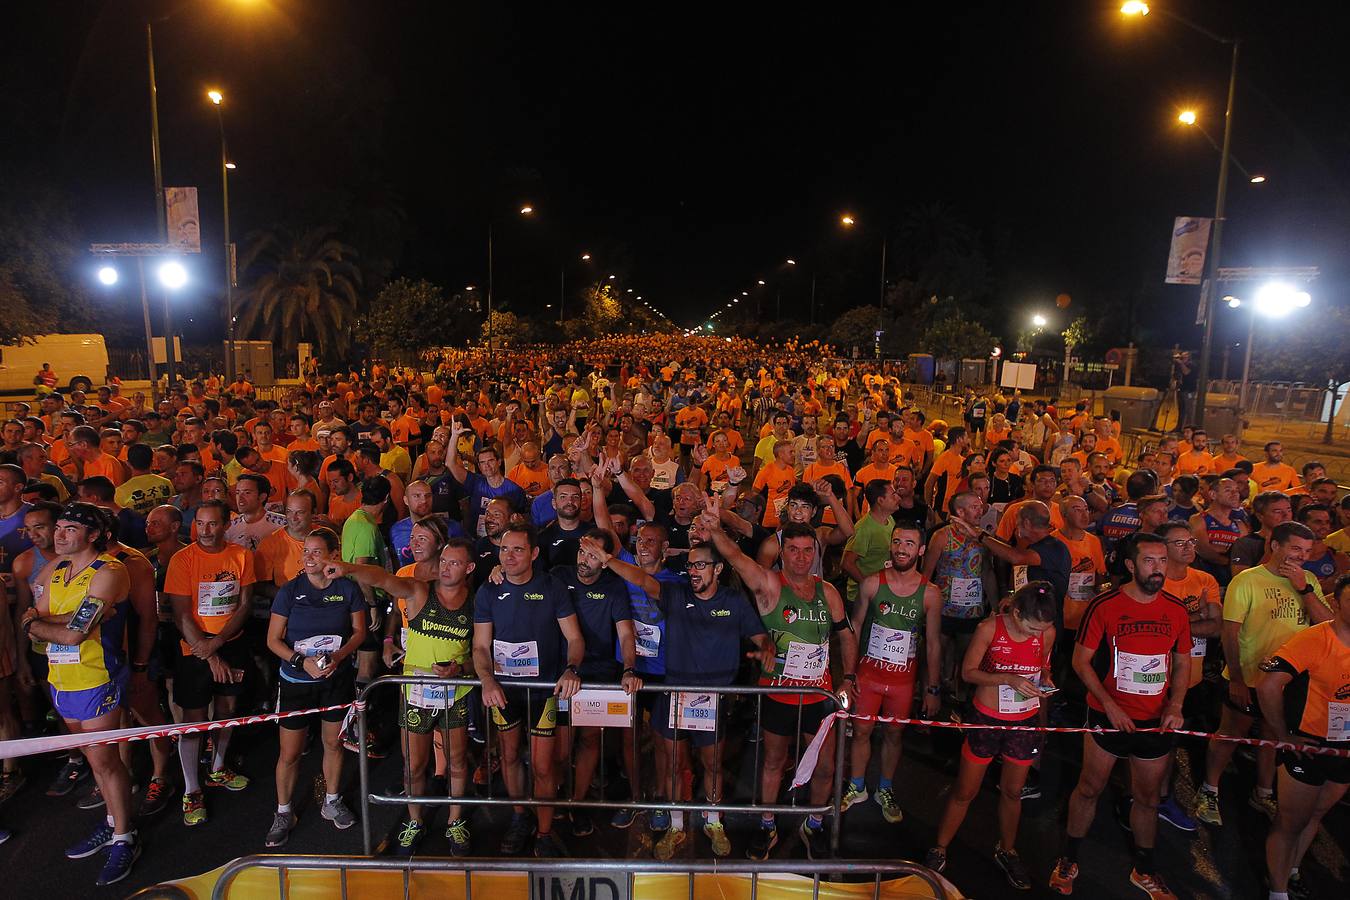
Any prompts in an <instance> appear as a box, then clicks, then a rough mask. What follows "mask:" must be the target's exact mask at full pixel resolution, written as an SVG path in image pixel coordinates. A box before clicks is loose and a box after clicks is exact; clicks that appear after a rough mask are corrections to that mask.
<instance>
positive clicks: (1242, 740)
mask: <svg viewBox="0 0 1350 900" xmlns="http://www.w3.org/2000/svg"><path fill="white" fill-rule="evenodd" d="M836 719H852V720H853V721H855V722H880V723H882V724H884V725H927V726H928V727H930V728H953V729H956V730H957V731H967V730H974V729H982V730H992V731H1040V732H1044V733H1046V734H1118V733H1120V732H1119V730H1118V729H1115V728H1085V727H1081V726H1079V727H1074V726H1051V725H984V724H980V725H976V724H972V723H969V722H935V721H932V720H930V719H897V718H895V717H894V716H859V715H850V714H849V713H847V712H843V711H840V712H836V713H835V714H834V715H832V716H829V717H828V718H827V719H826V720H825V721H824V722H823V723H822V727H821V728H820V730H818V731H817V732H816V735H815V737H813V738H812V739H811V743H810V744H808V745H807V747H806V750H805V751H804V752H803V753H802V758H801V759H800V760H799V761H798V762H797V769H796V771H795V772H794V774H793V776H792V786H793V787H794V788H799V787H801V786H802V785H804V784H806V783H807V782H808V781H810V780H811V775H812V773H813V772H815V769H816V762H817V761H818V760H819V759H820V748H821V747H822V746H824V744H825V741H826V739H827V738H828V737H829V735H830V730H831V729H833V728H834V723H835V720H836ZM1137 730H1138V731H1139V732H1144V733H1149V732H1163V731H1164V729H1162V728H1140V729H1137ZM1166 733H1167V734H1180V735H1185V736H1186V737H1198V738H1206V739H1208V738H1216V739H1217V740H1220V741H1231V742H1232V743H1234V744H1247V745H1249V746H1252V747H1274V748H1275V749H1277V750H1296V751H1300V752H1304V753H1313V754H1316V755H1318V756H1334V757H1338V758H1340V759H1350V747H1347V748H1340V747H1316V746H1305V745H1299V744H1287V743H1284V742H1283V741H1271V740H1267V739H1265V738H1249V737H1234V736H1231V735H1227V734H1212V733H1210V732H1208V731H1191V730H1189V729H1185V728H1173V729H1171V730H1168V731H1166Z"/></svg>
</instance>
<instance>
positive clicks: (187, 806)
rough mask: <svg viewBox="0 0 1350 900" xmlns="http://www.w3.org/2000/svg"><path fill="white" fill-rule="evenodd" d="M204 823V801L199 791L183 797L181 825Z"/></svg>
mask: <svg viewBox="0 0 1350 900" xmlns="http://www.w3.org/2000/svg"><path fill="white" fill-rule="evenodd" d="M205 821H206V799H205V798H204V797H203V796H202V792H201V791H193V792H192V793H190V794H184V795H183V824H184V825H188V826H192V825H201V824H202V823H203V822H205Z"/></svg>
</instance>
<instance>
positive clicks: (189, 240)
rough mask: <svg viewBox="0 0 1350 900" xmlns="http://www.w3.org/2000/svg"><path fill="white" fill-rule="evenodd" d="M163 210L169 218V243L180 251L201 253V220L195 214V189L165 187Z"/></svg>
mask: <svg viewBox="0 0 1350 900" xmlns="http://www.w3.org/2000/svg"><path fill="white" fill-rule="evenodd" d="M164 210H165V214H166V215H167V217H168V220H169V243H170V244H172V245H174V246H175V247H176V248H178V251H179V252H180V253H201V252H202V220H201V216H199V215H198V214H197V189H196V188H195V187H167V188H165V189H164Z"/></svg>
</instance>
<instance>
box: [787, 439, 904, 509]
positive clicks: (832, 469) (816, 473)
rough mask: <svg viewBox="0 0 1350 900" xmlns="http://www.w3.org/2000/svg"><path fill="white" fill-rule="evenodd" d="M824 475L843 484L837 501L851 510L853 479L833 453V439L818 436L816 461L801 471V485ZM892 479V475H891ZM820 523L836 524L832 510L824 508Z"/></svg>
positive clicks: (817, 479) (827, 506)
mask: <svg viewBox="0 0 1350 900" xmlns="http://www.w3.org/2000/svg"><path fill="white" fill-rule="evenodd" d="M826 475H836V476H838V478H839V480H840V481H842V482H843V483H844V496H842V497H840V498H839V499H840V500H841V501H843V504H844V509H853V502H852V501H853V497H854V495H855V491H854V489H853V478H852V476H850V475H849V472H848V466H846V465H844V463H843V462H842V461H840V460H839V459H838V458H837V457H836V456H835V452H834V437H833V436H831V435H828V434H823V435H820V436H819V437H817V438H816V460H815V462H813V463H811V464H810V465H809V466H807V467H806V468H805V469H803V470H802V483H803V484H810V485H814V484H815V483H816V482H817V481H819V480H820V479H822V478H824V477H825V476H826ZM892 477H894V474H892ZM821 522H822V523H824V524H826V525H835V524H838V523H837V522H836V521H835V516H834V510H833V509H832V508H831V507H830V506H829V505H826V506H825V512H824V517H823V518H822V519H821Z"/></svg>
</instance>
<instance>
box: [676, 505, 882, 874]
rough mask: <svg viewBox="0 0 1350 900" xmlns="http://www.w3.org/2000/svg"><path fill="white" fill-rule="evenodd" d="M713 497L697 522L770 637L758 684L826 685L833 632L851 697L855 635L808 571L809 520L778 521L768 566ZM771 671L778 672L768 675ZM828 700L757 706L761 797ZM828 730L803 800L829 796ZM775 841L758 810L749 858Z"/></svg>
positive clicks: (816, 825) (819, 852) (818, 824)
mask: <svg viewBox="0 0 1350 900" xmlns="http://www.w3.org/2000/svg"><path fill="white" fill-rule="evenodd" d="M719 506H720V501H719V500H718V499H713V500H710V501H709V503H708V508H707V510H706V511H705V512H704V513H703V515H702V516H700V517H699V524H700V525H701V526H702V527H703V528H704V529H705V530H706V531H707V532H708V533H709V535H710V536H711V538H712V541H713V543H714V545H715V546H716V547H717V552H718V553H720V554H721V555H722V556H723V557H724V558H725V559H726V561H727V562H729V563H730V564H731V566H732V568H733V569H735V570H736V574H738V575H739V576H740V577H741V581H742V582H743V583H744V584H745V587H746V590H748V591H749V592H750V594H751V596H752V597H753V598H754V602H755V606H756V611H757V612H758V613H759V615H760V618H761V619H762V620H763V621H764V626H765V628H766V629H767V630H768V632H769V635H770V638H771V640H772V641H773V642H774V645H775V649H776V652H777V659H776V661H775V663H774V665H773V666H772V667H769V668H766V670H765V671H764V672H763V673H762V674H761V676H760V680H759V683H760V684H761V685H771V686H774V687H786V688H801V687H811V688H823V689H825V690H827V691H828V690H832V680H831V675H830V636H831V635H832V634H835V633H838V634H839V649H840V660H839V664H840V667H841V669H842V670H843V672H844V688H843V690H844V692H845V694H846V695H847V697H848V698H849V699H850V700H852V699H853V698H855V697H856V695H857V676H856V675H855V674H854V670H855V669H856V668H857V663H858V636H857V634H856V633H855V632H854V631H853V629H852V627H851V626H850V624H849V620H848V613H847V612H846V611H845V609H844V601H843V598H841V597H840V596H839V591H838V590H837V589H836V588H835V587H834V585H832V584H830V583H829V582H826V581H823V580H821V578H820V577H819V576H817V575H814V574H812V567H813V566H814V564H815V561H816V535H815V532H813V531H812V530H811V529H810V527H809V526H806V525H794V524H791V523H789V524H788V525H787V526H785V527H784V528H783V538H782V540H783V550H782V558H783V569H782V571H781V572H773V571H770V570H769V569H766V568H764V567H763V566H761V565H759V564H758V563H757V562H755V561H754V560H753V559H751V558H750V557H748V556H746V555H745V554H744V553H742V552H741V550H740V548H739V547H737V546H736V542H735V541H733V540H732V539H731V538H730V537H729V536H728V535H727V534H726V532H725V531H723V530H722V525H721V517H720V515H719V511H720V510H719ZM775 672H777V673H778V674H774V673H775ZM834 709H835V706H834V703H833V702H831V701H829V700H826V699H825V698H823V697H821V696H819V695H803V694H800V693H785V694H769V695H768V696H767V697H765V698H764V703H763V705H762V706H761V707H760V730H761V732H762V735H763V739H764V760H763V769H762V771H761V773H760V797H761V799H762V800H763V802H765V803H776V802H777V801H778V793H779V790H780V788H781V787H782V783H783V773H784V771H785V769H786V766H787V759H788V753H789V752H790V749H791V743H792V739H793V738H794V737H805V738H806V739H807V741H808V742H809V740H810V739H811V738H812V737H813V736H814V735H815V733H816V732H817V731H819V730H820V728H821V727H822V726H823V725H824V724H825V723H826V722H828V721H829V717H830V716H831V715H832V714H833V713H834ZM835 740H836V736H835V735H834V734H833V733H831V734H830V735H829V737H827V738H826V740H825V743H824V744H823V745H822V746H821V751H820V759H819V761H818V762H817V764H816V769H815V772H814V773H813V774H812V776H811V787H810V803H811V805H812V806H820V805H823V804H825V803H827V802H828V801H829V796H830V787H831V783H832V782H833V779H834V766H833V765H832V764H831V761H832V760H833V759H834V750H833V747H834V741H835ZM800 834H801V839H802V843H803V844H805V845H806V852H807V855H808V856H809V857H811V858H812V859H816V858H819V857H823V856H828V854H829V849H828V847H829V844H828V839H827V838H826V836H825V828H824V822H823V820H822V817H821V816H819V815H816V814H811V815H809V816H807V817H806V820H805V821H804V822H803V823H802V825H801V829H800ZM777 843H778V828H777V823H776V820H775V817H774V816H773V814H771V813H766V814H765V815H763V816H761V817H760V823H759V830H758V832H757V833H756V835H755V837H754V839H753V840H752V841H751V844H750V849H749V851H748V854H749V856H750V858H751V859H761V860H762V859H768V857H769V853H770V852H771V851H772V850H773V848H774V846H775V845H776V844H777Z"/></svg>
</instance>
